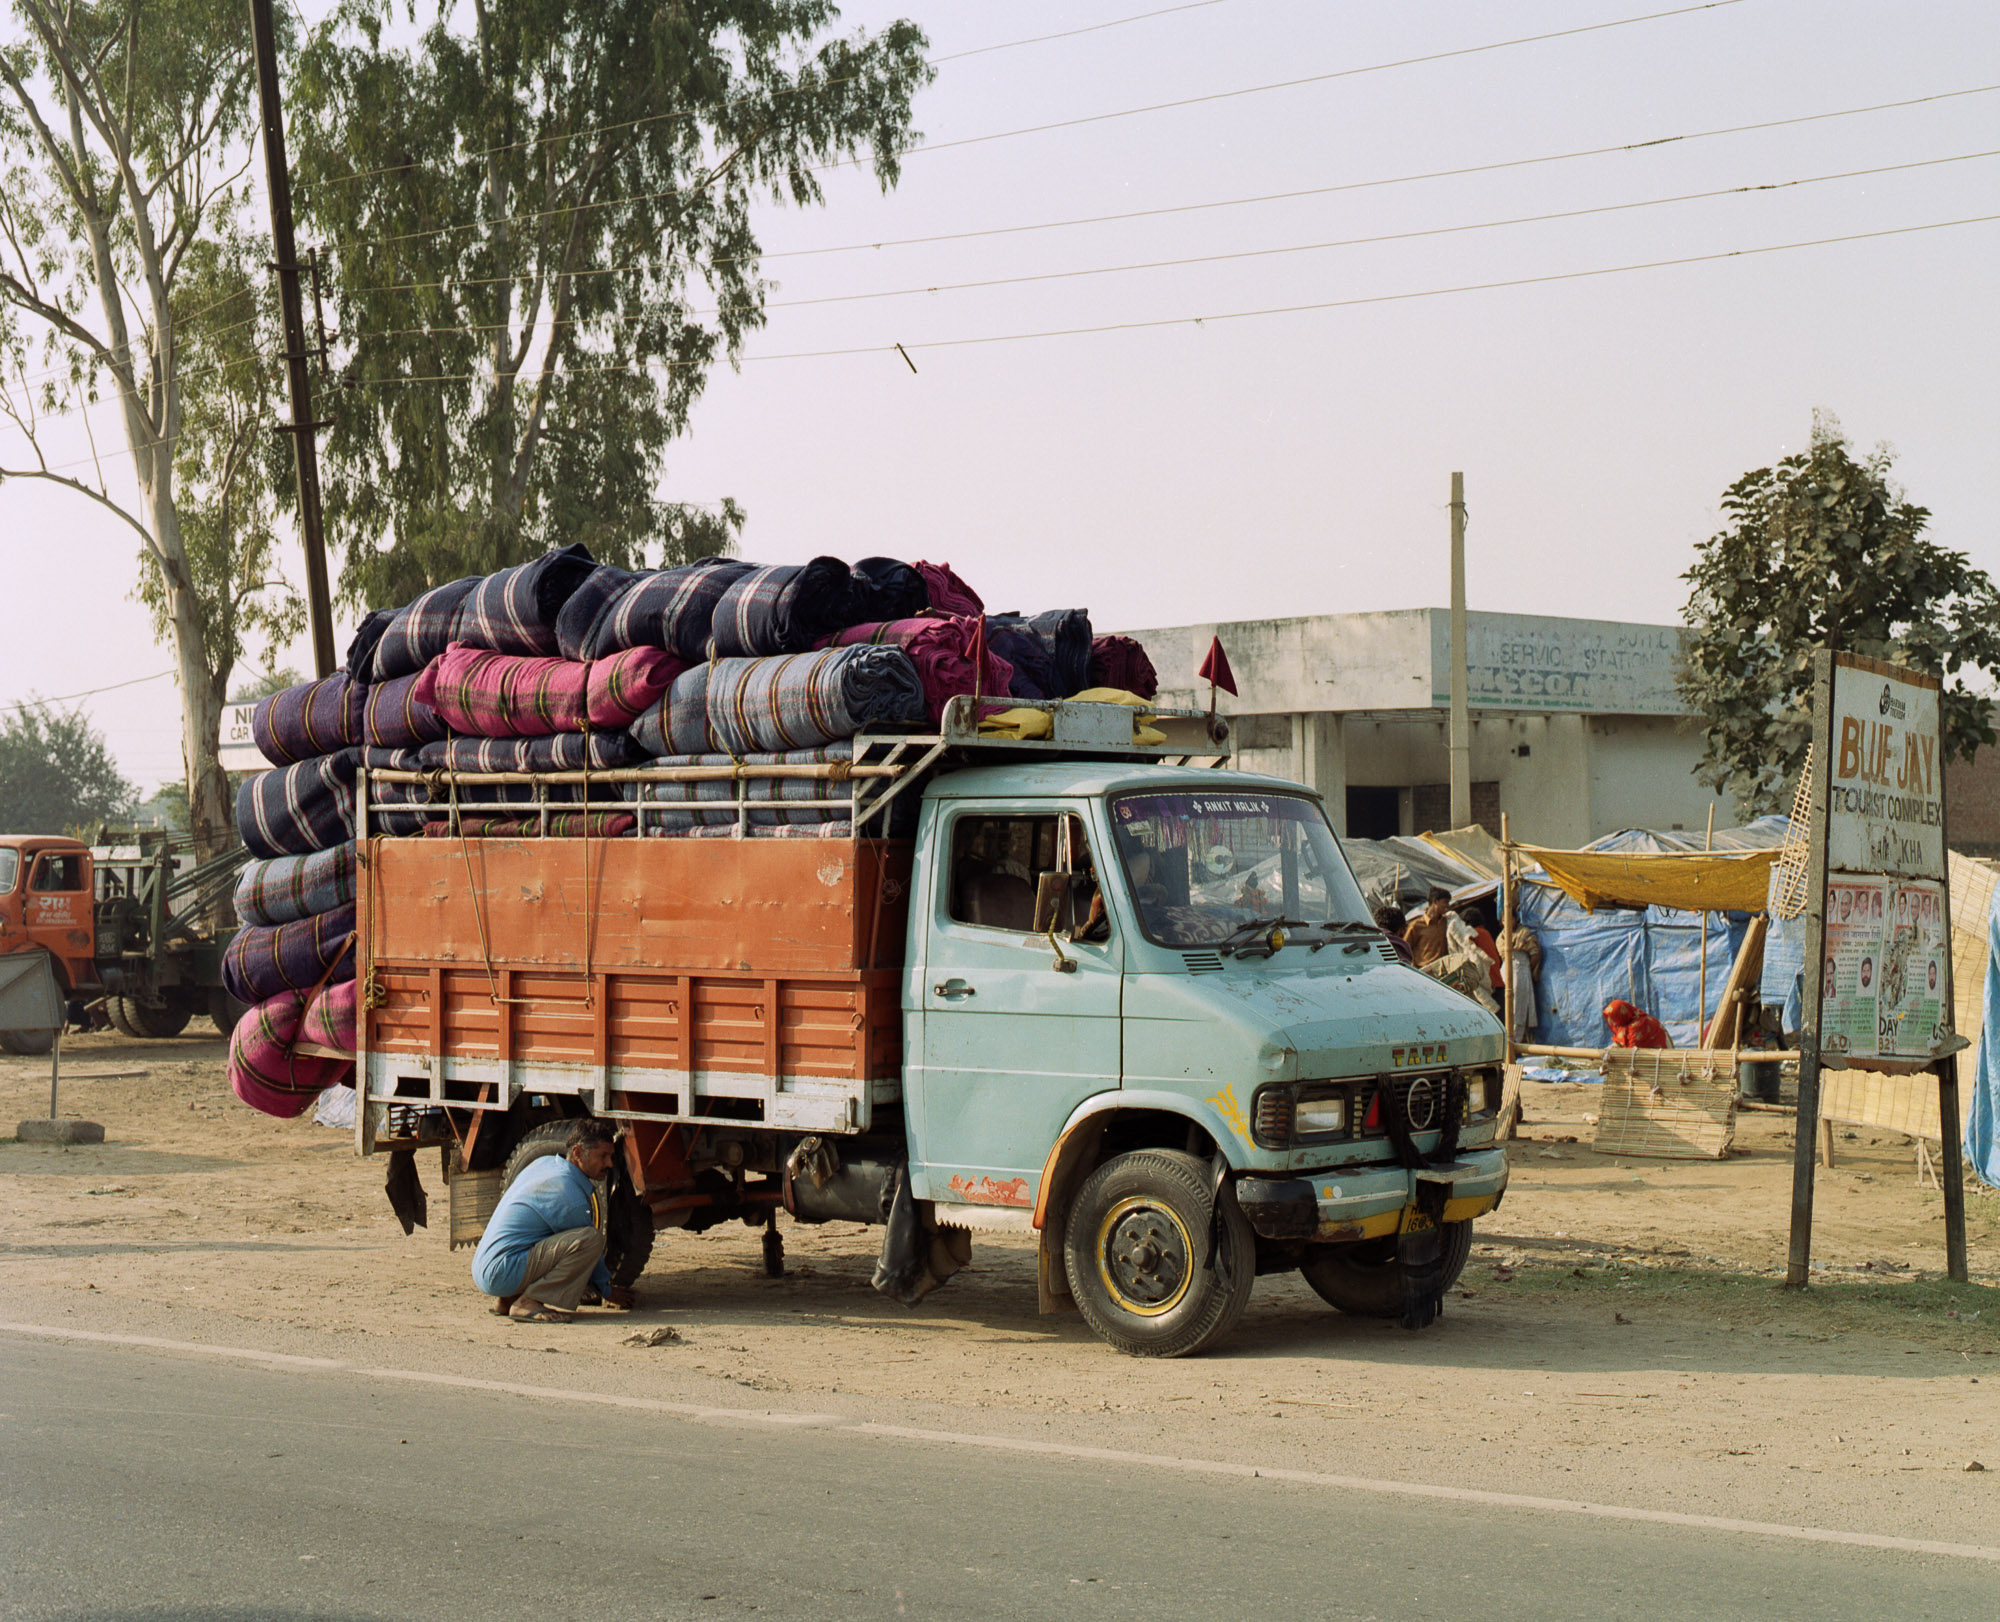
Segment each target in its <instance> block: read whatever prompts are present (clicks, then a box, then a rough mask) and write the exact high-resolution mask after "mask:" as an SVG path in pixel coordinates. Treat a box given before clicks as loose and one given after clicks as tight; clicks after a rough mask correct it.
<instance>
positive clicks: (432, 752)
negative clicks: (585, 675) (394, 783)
mask: <svg viewBox="0 0 2000 1622" xmlns="http://www.w3.org/2000/svg"><path fill="white" fill-rule="evenodd" d="M420 758H421V760H422V761H423V763H424V765H426V766H442V767H447V768H449V769H450V770H452V771H455V772H580V771H582V770H583V769H584V767H585V766H586V765H588V766H589V768H590V769H591V770H592V771H594V772H601V771H612V770H614V769H616V768H617V767H620V766H636V765H638V764H639V763H640V762H641V761H643V760H644V759H645V758H646V754H645V751H644V750H642V749H641V748H640V747H639V746H638V745H637V744H636V743H634V742H633V741H632V736H631V734H630V733H627V732H558V733H556V734H554V735H553V736H551V737H546V738H448V739H446V740H444V741H443V742H441V743H428V744H425V745H424V747H423V750H422V751H421V754H420ZM468 792H470V791H469V790H468ZM593 797H594V796H593Z"/></svg>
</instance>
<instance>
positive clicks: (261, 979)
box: [222, 901, 354, 1003]
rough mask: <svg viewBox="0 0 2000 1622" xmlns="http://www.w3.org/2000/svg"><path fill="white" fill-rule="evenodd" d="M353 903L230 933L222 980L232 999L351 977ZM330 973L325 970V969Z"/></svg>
mask: <svg viewBox="0 0 2000 1622" xmlns="http://www.w3.org/2000/svg"><path fill="white" fill-rule="evenodd" d="M353 945H354V903H353V902H351V901H350V902H349V903H348V904H347V905H346V906H344V907H335V908H334V909H333V910H332V911H331V912H323V913H321V914H319V916H318V917H315V918H299V919H295V920H294V921H293V922H291V923H289V924H252V925H251V926H250V927H248V928H247V929H239V930H237V932H236V933H235V934H234V935H233V936H231V937H230V941H229V945H228V947H227V949H226V950H225V951H224V952H223V954H222V984H223V987H224V989H226V990H227V991H228V993H229V995H230V996H232V997H234V998H235V999H236V1000H237V1001H238V1002H246V1003H259V1002H263V1001H264V1000H265V999H266V998H267V997H275V996H276V995H277V994H278V993H279V992H281V991H310V990H312V988H313V987H314V986H316V985H318V984H319V983H320V981H321V980H352V979H353V978H354V952H353ZM329 970H330V971H331V973H329V972H328V971H329Z"/></svg>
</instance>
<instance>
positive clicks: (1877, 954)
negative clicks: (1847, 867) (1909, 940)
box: [1819, 873, 1896, 1060]
mask: <svg viewBox="0 0 2000 1622" xmlns="http://www.w3.org/2000/svg"><path fill="white" fill-rule="evenodd" d="M1895 888H1896V886H1895V882H1894V881H1893V880H1891V879H1885V878H1860V877H1854V876H1851V875H1849V874H1845V873H1839V874H1829V875H1828V876H1827V881H1826V927H1825V934H1824V939H1825V943H1826V965H1825V970H1824V973H1825V978H1824V979H1823V980H1822V982H1821V988H1822V989H1821V1002H1820V1028H1819V1029H1820V1038H1819V1039H1820V1051H1821V1052H1822V1053H1824V1054H1825V1055H1826V1056H1827V1057H1828V1058H1829V1059H1833V1060H1838V1059H1841V1058H1855V1059H1872V1058H1875V1057H1877V1056H1878V1055H1879V1053H1880V1044H1881V1030H1880V1022H1879V1019H1878V1012H1879V1010H1880V1007H1881V997H1882V940H1883V936H1884V933H1885V930H1886V927H1887V924H1888V920H1889V916H1890V909H1891V901H1892V899H1893V896H1894V892H1895Z"/></svg>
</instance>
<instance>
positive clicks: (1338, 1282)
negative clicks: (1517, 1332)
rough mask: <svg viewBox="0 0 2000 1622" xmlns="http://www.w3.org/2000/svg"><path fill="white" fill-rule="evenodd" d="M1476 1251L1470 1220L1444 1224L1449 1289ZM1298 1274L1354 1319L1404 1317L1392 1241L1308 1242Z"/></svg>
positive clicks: (1398, 1266)
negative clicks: (1325, 1243)
mask: <svg viewBox="0 0 2000 1622" xmlns="http://www.w3.org/2000/svg"><path fill="white" fill-rule="evenodd" d="M1471 1254H1472V1224H1471V1223H1470V1222H1447V1223H1446V1224H1445V1225H1444V1258H1443V1259H1444V1285H1443V1288H1445V1289H1447V1290H1448V1289H1450V1288H1451V1287H1452V1285H1454V1284H1456V1283H1457V1282H1458V1275H1459V1274H1460V1273H1462V1272H1464V1271H1465V1262H1466V1258H1467V1257H1468V1256H1470V1255H1471ZM1299 1272H1300V1274H1301V1275H1303V1277H1304V1278H1305V1281H1306V1282H1307V1283H1308V1284H1310V1285H1311V1286H1312V1287H1313V1289H1314V1290H1315V1291H1317V1292H1318V1294H1319V1298H1320V1299H1321V1300H1322V1301H1324V1302H1326V1304H1327V1305H1328V1306H1331V1307H1338V1308H1339V1309H1340V1310H1341V1311H1342V1312H1344V1313H1346V1314H1347V1315H1348V1316H1349V1317H1350V1318H1400V1317H1402V1315H1403V1264H1402V1263H1401V1262H1399V1261H1397V1260H1396V1241H1395V1240H1393V1239H1364V1240H1362V1241H1361V1242H1360V1243H1358V1244H1348V1245H1310V1246H1308V1247H1307V1249H1306V1254H1305V1260H1304V1261H1302V1262H1300V1263H1299Z"/></svg>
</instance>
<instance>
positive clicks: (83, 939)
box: [0, 834, 97, 993]
mask: <svg viewBox="0 0 2000 1622" xmlns="http://www.w3.org/2000/svg"><path fill="white" fill-rule="evenodd" d="M96 950H97V929H96V909H95V877H94V873H93V867H92V862H91V856H90V849H89V847H88V846H86V845H83V844H80V843H79V842H78V841H76V840H74V839H66V838H64V837H62V836H61V835H59V834H10V835H5V836H0V953H5V952H33V951H46V952H47V953H48V954H49V956H50V958H51V959H53V961H54V967H55V971H56V978H57V980H58V981H60V982H61V985H62V989H63V991H64V992H65V993H69V992H73V991H78V990H81V989H84V988H86V987H92V986H95V985H96V983H97V962H96Z"/></svg>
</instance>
